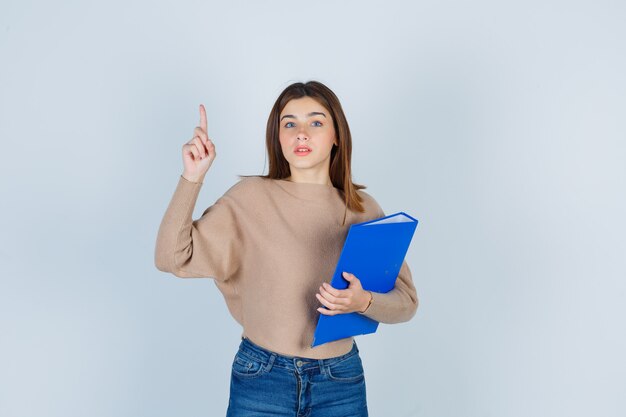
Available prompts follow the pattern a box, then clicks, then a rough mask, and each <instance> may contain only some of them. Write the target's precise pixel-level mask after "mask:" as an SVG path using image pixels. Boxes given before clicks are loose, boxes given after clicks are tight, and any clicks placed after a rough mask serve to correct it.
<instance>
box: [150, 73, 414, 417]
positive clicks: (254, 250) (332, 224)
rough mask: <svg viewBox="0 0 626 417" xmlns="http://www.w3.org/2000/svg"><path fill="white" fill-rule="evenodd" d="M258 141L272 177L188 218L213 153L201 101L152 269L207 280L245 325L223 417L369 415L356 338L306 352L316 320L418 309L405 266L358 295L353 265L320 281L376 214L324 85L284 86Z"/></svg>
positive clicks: (251, 180)
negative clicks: (359, 226) (340, 285)
mask: <svg viewBox="0 0 626 417" xmlns="http://www.w3.org/2000/svg"><path fill="white" fill-rule="evenodd" d="M266 146H267V152H268V155H269V161H270V164H269V173H268V174H267V175H258V176H242V177H243V178H242V179H240V180H239V181H238V182H237V183H235V184H234V185H233V186H232V187H231V188H230V189H228V190H227V191H226V192H225V193H224V195H223V196H222V197H220V198H219V199H217V201H216V202H215V203H214V204H213V205H212V206H210V207H208V208H207V209H206V210H205V211H204V212H203V214H202V216H201V217H200V218H199V219H197V220H192V217H191V216H192V213H193V209H194V207H195V203H196V200H197V197H198V193H199V192H200V188H201V186H202V184H203V181H204V178H205V175H206V173H207V171H208V170H209V168H210V166H211V164H212V163H213V161H214V160H215V157H216V151H215V144H214V143H213V141H212V140H211V139H210V138H209V136H208V134H207V118H206V112H205V109H204V106H202V105H200V126H197V127H196V128H195V129H194V133H193V138H192V139H191V140H190V141H189V142H187V143H186V144H184V145H183V148H182V156H183V165H184V170H183V173H182V175H181V176H180V178H179V180H178V185H177V187H176V190H175V192H174V195H173V197H172V200H171V202H170V204H169V206H168V208H167V210H166V212H165V216H164V217H163V220H162V222H161V225H160V228H159V232H158V237H157V243H156V252H155V262H156V266H157V268H158V269H159V270H161V271H165V272H171V273H173V274H174V275H176V276H178V277H181V278H191V277H210V278H213V279H214V281H215V283H216V285H217V287H218V288H219V290H220V291H221V292H222V294H223V296H224V298H225V300H226V304H227V306H228V309H229V311H230V313H231V314H232V316H233V318H234V319H235V320H236V321H237V322H238V323H239V324H240V325H241V326H242V328H243V333H242V341H241V344H240V346H239V350H238V351H237V353H236V355H235V357H234V360H233V363H232V373H231V383H230V400H229V403H228V412H227V415H228V416H231V417H235V416H248V417H250V416H261V415H263V416H270V415H271V416H307V417H315V416H324V417H332V416H341V417H346V416H367V402H366V395H365V378H364V373H363V367H362V364H361V359H360V357H359V350H358V348H357V346H356V343H355V342H354V340H353V338H346V339H341V340H338V341H335V342H331V343H327V344H323V345H321V346H317V347H315V348H311V347H310V346H311V342H312V339H313V333H314V330H315V326H316V323H317V319H318V317H319V314H327V315H335V314H345V313H352V312H358V313H359V314H363V315H365V316H367V317H370V318H372V319H374V320H377V321H379V322H382V323H398V322H403V321H407V320H409V319H410V318H411V317H412V316H413V315H414V314H415V311H416V309H417V305H418V299H417V295H416V291H415V287H414V286H413V282H412V278H411V272H410V270H409V267H408V265H407V264H406V262H403V264H402V267H401V270H400V273H399V275H398V279H397V281H396V285H395V288H394V289H393V290H392V291H390V292H388V293H384V294H383V293H373V292H370V291H366V290H364V289H363V288H362V287H361V284H360V282H359V278H358V277H357V276H354V275H353V274H351V273H350V271H345V272H344V273H343V276H344V278H345V279H346V280H347V281H348V282H349V286H348V288H346V289H344V290H337V289H335V288H333V287H331V286H330V285H329V284H328V283H327V282H328V281H330V278H331V277H332V275H333V272H334V268H335V265H336V263H337V261H338V259H339V255H340V253H341V249H342V246H343V242H344V240H345V237H346V235H347V232H348V229H349V227H350V225H351V224H353V223H360V222H364V221H368V220H372V219H375V218H379V217H383V216H385V213H384V212H383V210H382V209H381V207H380V206H379V204H378V203H377V202H376V200H375V199H374V198H373V197H372V196H370V195H369V194H367V193H366V192H364V191H361V189H363V188H365V187H364V186H362V185H358V184H355V183H353V182H352V173H351V169H350V160H351V153H352V138H351V136H350V129H349V127H348V122H347V121H346V117H345V115H344V112H343V109H342V108H341V104H340V103H339V100H338V99H337V97H336V96H335V94H334V93H333V92H332V91H331V90H330V89H329V88H328V87H326V86H325V85H323V84H322V83H320V82H316V81H310V82H307V83H306V84H303V83H294V84H292V85H290V86H288V87H287V88H286V89H285V90H284V91H283V92H282V93H281V94H280V95H279V97H278V99H277V100H276V102H275V104H274V106H273V108H272V110H271V112H270V115H269V118H268V121H267V132H266ZM231 151H233V152H234V150H231Z"/></svg>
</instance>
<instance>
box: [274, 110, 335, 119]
mask: <svg viewBox="0 0 626 417" xmlns="http://www.w3.org/2000/svg"><path fill="white" fill-rule="evenodd" d="M317 114H319V115H322V116H324V117H326V115H325V114H324V113H322V112H321V111H312V112H311V113H309V114H307V117H311V116H315V115H317ZM285 117H291V118H292V119H295V118H296V116H294V115H293V114H286V115H284V116H283V117H281V118H280V120H283V119H284V118H285ZM280 120H279V121H280Z"/></svg>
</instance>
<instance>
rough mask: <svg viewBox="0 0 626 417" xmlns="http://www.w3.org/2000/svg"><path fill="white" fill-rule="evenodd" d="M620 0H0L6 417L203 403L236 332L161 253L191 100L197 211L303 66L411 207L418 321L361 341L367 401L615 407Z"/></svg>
mask: <svg viewBox="0 0 626 417" xmlns="http://www.w3.org/2000/svg"><path fill="white" fill-rule="evenodd" d="M625 21H626V6H625V4H624V2H622V1H593V2H592V1H586V2H581V1H573V2H572V1H556V2H555V1H545V0H541V1H518V2H499V1H474V2H463V1H421V2H397V1H385V2H363V1H343V2H330V1H316V2H294V1H265V2H252V1H250V2H242V1H231V2H219V3H218V2H209V1H176V2H174V1H167V2H165V1H135V2H127V1H107V2H99V3H92V4H89V3H87V2H79V1H72V2H69V1H65V2H44V1H19V2H18V1H6V0H4V1H2V3H1V6H0V60H1V65H0V138H1V141H2V142H1V143H2V148H1V149H2V152H0V170H1V171H0V174H1V175H0V187H1V188H0V192H1V196H2V197H1V198H2V204H1V206H0V210H1V214H2V216H0V230H1V232H0V235H1V237H0V275H1V279H2V280H1V288H0V415H2V416H7V417H25V416H47V417H56V416H59V417H61V416H63V417H69V416H91V417H97V416H115V417H126V416H128V417H137V416H155V417H160V416H164V417H165V416H168V417H169V416H179V417H182V416H218V415H223V413H224V412H225V410H226V406H227V398H228V382H229V380H228V378H229V369H230V364H231V360H232V357H233V355H234V353H235V351H236V348H237V345H238V343H239V339H238V338H239V335H240V328H239V327H238V326H237V324H236V323H235V321H234V320H233V319H232V318H231V317H230V316H229V315H228V312H227V309H226V307H225V304H224V302H223V299H222V297H221V295H220V293H219V292H218V291H217V289H216V288H215V286H214V285H213V283H212V282H211V281H210V280H208V279H204V280H203V279H199V280H193V279H190V280H181V279H178V278H176V277H174V276H173V275H168V274H165V273H162V272H160V271H158V270H157V269H156V268H155V266H154V263H153V251H154V244H155V238H156V232H157V229H158V226H159V223H160V220H161V217H162V215H163V213H164V211H165V208H166V206H167V204H168V202H169V199H170V197H171V195H172V193H173V191H174V188H175V185H176V182H177V181H178V176H179V175H180V174H181V173H182V159H181V147H182V144H183V143H185V142H186V141H187V140H189V139H190V138H191V134H192V131H193V128H194V127H195V126H196V125H197V124H198V120H199V116H198V104H199V103H204V104H205V105H206V108H207V112H208V126H209V134H210V135H211V137H212V138H213V139H214V141H215V143H216V146H217V150H218V156H217V159H216V161H215V163H214V164H213V167H212V168H211V171H210V173H209V175H208V176H207V178H206V180H205V185H204V186H203V189H202V192H201V195H200V198H199V201H198V205H197V206H196V210H195V214H194V218H197V217H199V215H200V214H201V212H202V211H203V210H204V208H206V207H207V206H208V205H210V204H212V203H213V202H214V201H215V200H216V199H217V198H218V197H219V196H221V195H222V194H223V192H224V191H225V190H226V189H228V188H229V187H230V186H231V185H232V184H234V182H235V181H237V177H236V175H237V174H259V173H265V172H266V168H267V166H266V160H265V157H264V153H265V150H264V132H265V130H264V129H265V123H266V119H267V116H268V114H269V111H270V108H271V105H272V104H273V102H274V100H275V99H276V97H277V95H278V94H279V93H280V91H282V89H283V88H284V87H286V86H287V85H288V84H290V83H292V82H294V81H306V80H309V79H317V80H320V81H322V82H324V83H326V84H327V85H328V86H329V87H330V88H331V89H333V90H334V91H335V92H336V93H337V95H338V96H339V98H340V100H341V101H342V104H343V106H344V109H345V112H346V114H347V117H348V120H349V122H350V127H351V129H352V132H353V138H354V155H353V167H354V180H355V181H356V182H359V183H363V184H366V185H367V186H368V188H367V191H368V192H370V193H371V194H372V195H373V196H374V197H375V198H376V199H377V200H378V202H379V203H380V204H381V206H382V207H383V209H384V210H385V212H386V213H388V214H390V213H393V212H396V211H401V210H403V211H406V212H408V213H410V214H412V215H414V216H415V217H417V218H419V219H420V221H421V223H420V225H419V227H418V230H417V232H416V235H415V238H414V241H413V244H412V246H411V248H410V250H409V253H408V255H407V261H408V262H409V265H410V266H411V268H412V271H413V274H414V281H415V285H416V287H417V289H418V295H419V297H420V306H419V310H418V313H417V315H416V316H415V318H414V319H413V320H412V321H410V322H408V323H404V324H398V325H382V326H381V327H380V329H379V332H378V333H377V334H376V335H370V336H364V337H360V338H359V339H358V341H359V345H360V347H361V352H362V356H363V360H364V363H365V368H366V380H367V387H368V399H369V405H370V412H371V415H372V416H428V417H446V416H450V417H458V416H468V417H485V416H494V417H500V416H507V417H508V416H511V417H516V416H520V417H521V416H550V417H553V416H588V415H597V416H604V417H611V416H623V415H625V414H626V400H625V398H626V397H625V396H624V392H626V365H625V360H624V352H625V351H626V336H625V327H626V326H625V322H624V317H626V307H625V305H624V298H625V296H626V281H625V278H626V262H625V261H624V258H625V256H624V255H625V254H626V244H625V239H624V234H625V232H626V227H625V226H626V221H625V220H624V213H625V212H626V195H625V190H626V168H625V166H626V164H625V163H624V161H625V160H626V144H625V140H626V137H625V136H626V135H625V133H624V120H625V117H624V116H625V115H626V111H625V110H626V103H625V97H626V82H625V77H624V74H625V73H626V59H625V54H624V44H625V41H626V29H625V27H626V26H625V25H624V22H625Z"/></svg>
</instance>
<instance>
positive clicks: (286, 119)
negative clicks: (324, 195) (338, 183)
mask: <svg viewBox="0 0 626 417" xmlns="http://www.w3.org/2000/svg"><path fill="white" fill-rule="evenodd" d="M279 125H280V129H279V131H278V137H279V140H280V145H281V147H282V150H283V155H284V156H285V159H286V160H287V162H289V166H290V168H291V173H292V176H293V174H294V171H297V172H296V174H304V175H307V176H308V177H318V178H320V176H321V175H324V174H325V175H328V172H329V169H330V151H331V150H332V148H333V145H337V139H336V138H335V128H334V127H333V119H332V116H331V115H330V112H329V111H328V109H326V108H325V107H323V106H322V105H321V104H320V103H318V102H317V101H316V100H315V99H313V98H311V97H302V98H298V99H293V100H290V101H289V102H287V105H285V108H284V109H283V111H282V112H281V113H280V119H279ZM306 148H308V150H307V151H305V152H301V151H299V149H306Z"/></svg>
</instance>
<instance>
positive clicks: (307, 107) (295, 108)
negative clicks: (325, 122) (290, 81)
mask: <svg viewBox="0 0 626 417" xmlns="http://www.w3.org/2000/svg"><path fill="white" fill-rule="evenodd" d="M309 113H323V114H324V115H325V116H326V117H330V112H329V111H328V109H327V108H325V107H324V106H322V105H321V104H320V103H319V102H318V101H317V100H315V99H314V98H312V97H300V98H294V99H291V100H289V101H288V102H287V104H286V105H285V107H284V108H283V111H282V112H281V113H280V115H281V117H282V116H284V115H286V114H291V115H293V116H296V117H310V116H309Z"/></svg>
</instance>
